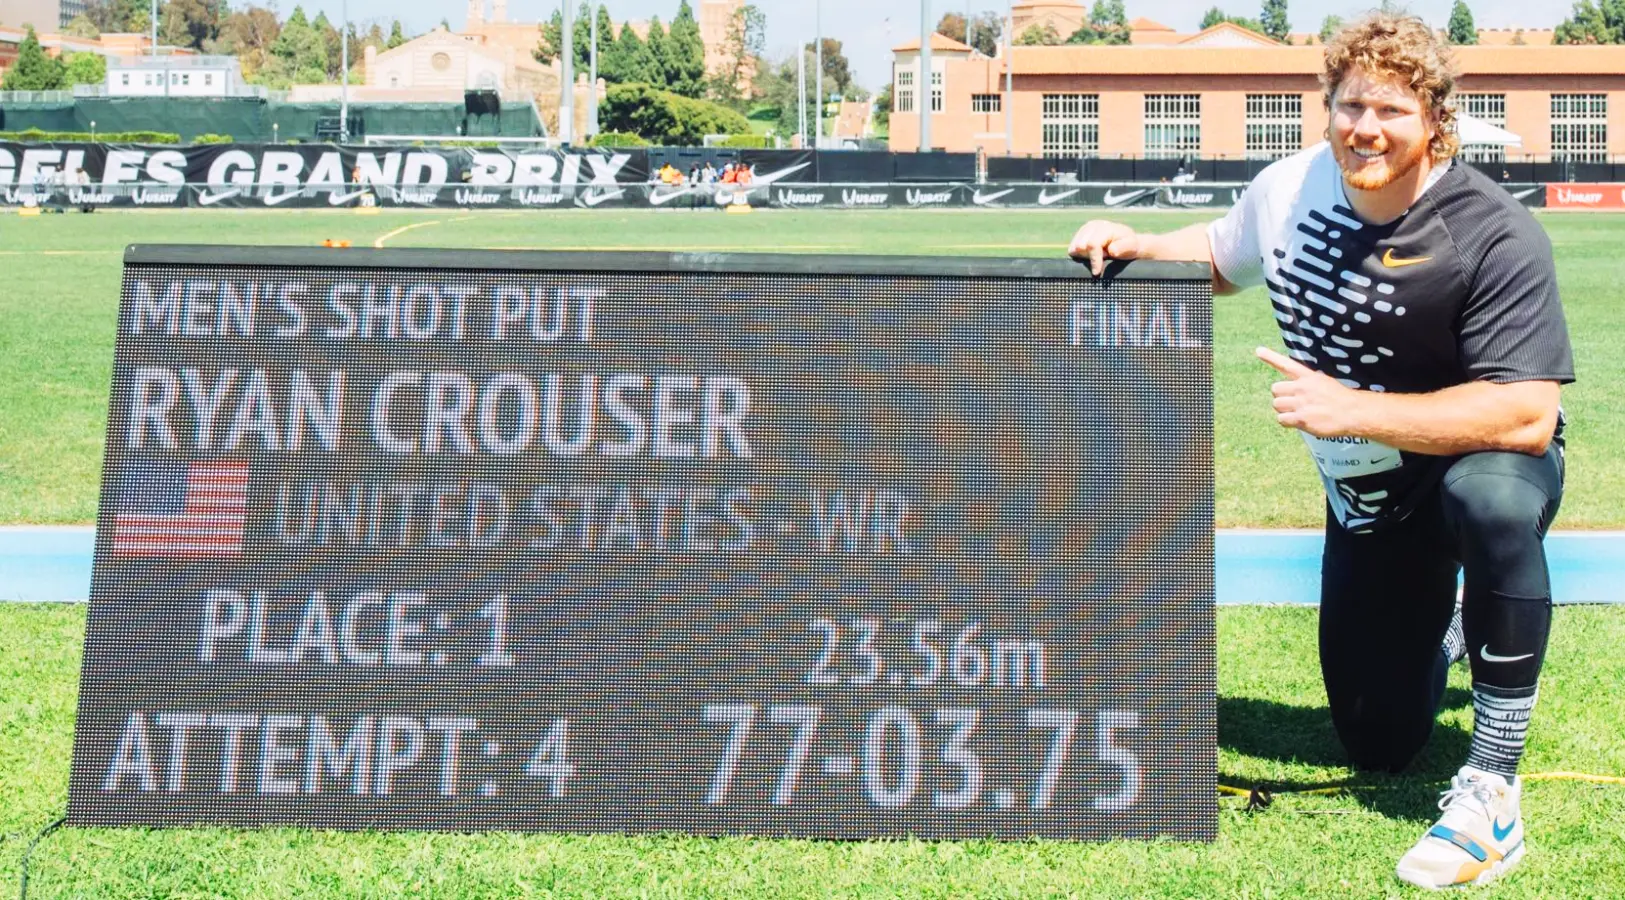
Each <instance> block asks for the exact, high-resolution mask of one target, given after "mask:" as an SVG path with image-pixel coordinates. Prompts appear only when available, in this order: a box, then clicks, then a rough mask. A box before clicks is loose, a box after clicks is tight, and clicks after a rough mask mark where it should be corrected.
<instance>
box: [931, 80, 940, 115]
mask: <svg viewBox="0 0 1625 900" xmlns="http://www.w3.org/2000/svg"><path fill="white" fill-rule="evenodd" d="M931 111H932V112H934V113H939V112H942V73H941V72H932V73H931Z"/></svg>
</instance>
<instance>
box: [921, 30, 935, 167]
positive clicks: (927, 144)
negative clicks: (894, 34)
mask: <svg viewBox="0 0 1625 900" xmlns="http://www.w3.org/2000/svg"><path fill="white" fill-rule="evenodd" d="M931 31H932V28H931V0H920V152H921V153H930V152H931V96H932V91H931Z"/></svg>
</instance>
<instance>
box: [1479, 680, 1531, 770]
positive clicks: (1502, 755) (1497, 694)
mask: <svg viewBox="0 0 1625 900" xmlns="http://www.w3.org/2000/svg"><path fill="white" fill-rule="evenodd" d="M1537 694H1538V691H1537V690H1536V689H1535V688H1533V687H1526V688H1499V687H1491V686H1490V685H1487V684H1477V683H1475V684H1474V685H1473V741H1472V744H1471V745H1470V746H1469V747H1468V748H1467V765H1469V766H1472V767H1473V768H1475V769H1482V770H1484V771H1486V772H1494V773H1495V774H1497V775H1501V776H1503V777H1505V778H1506V779H1507V780H1508V781H1511V780H1513V779H1514V778H1515V777H1517V774H1518V760H1519V759H1521V758H1522V757H1523V743H1524V737H1525V735H1527V734H1528V733H1529V714H1530V713H1531V712H1532V711H1533V710H1534V708H1535V697H1536V695H1537Z"/></svg>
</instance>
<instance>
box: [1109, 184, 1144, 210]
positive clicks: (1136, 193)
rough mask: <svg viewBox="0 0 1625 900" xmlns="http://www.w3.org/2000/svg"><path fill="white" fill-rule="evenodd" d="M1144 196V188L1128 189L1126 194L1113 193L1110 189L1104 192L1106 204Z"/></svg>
mask: <svg viewBox="0 0 1625 900" xmlns="http://www.w3.org/2000/svg"><path fill="white" fill-rule="evenodd" d="M1144 196H1145V189H1144V188H1142V189H1140V190H1138V191H1129V192H1128V193H1126V194H1113V193H1112V192H1111V191H1107V192H1106V205H1107V206H1116V205H1118V204H1119V203H1127V202H1129V201H1130V200H1138V199H1139V198H1141V197H1144Z"/></svg>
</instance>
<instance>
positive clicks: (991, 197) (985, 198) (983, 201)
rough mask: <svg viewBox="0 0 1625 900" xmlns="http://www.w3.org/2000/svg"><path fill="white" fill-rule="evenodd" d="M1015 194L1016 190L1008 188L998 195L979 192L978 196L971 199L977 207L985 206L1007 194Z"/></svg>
mask: <svg viewBox="0 0 1625 900" xmlns="http://www.w3.org/2000/svg"><path fill="white" fill-rule="evenodd" d="M1015 192H1016V189H1015V188H1006V189H1005V190H1002V191H999V192H998V193H996V194H983V193H982V192H981V191H977V192H976V195H975V196H974V197H972V198H971V202H972V203H975V204H976V205H977V206H985V205H987V204H989V203H992V202H993V201H995V200H997V199H999V198H1000V197H1003V196H1004V195H1006V194H1013V193H1015Z"/></svg>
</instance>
